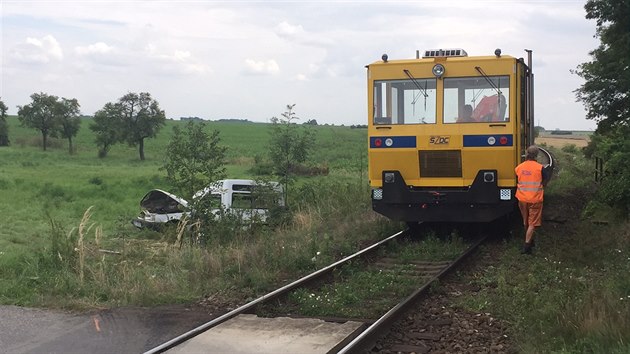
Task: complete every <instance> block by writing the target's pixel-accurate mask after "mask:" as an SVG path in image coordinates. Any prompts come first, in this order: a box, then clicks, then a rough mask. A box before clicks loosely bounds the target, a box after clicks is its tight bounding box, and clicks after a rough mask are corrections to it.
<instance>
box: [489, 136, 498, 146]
mask: <svg viewBox="0 0 630 354" xmlns="http://www.w3.org/2000/svg"><path fill="white" fill-rule="evenodd" d="M496 143H497V139H495V137H493V136H491V137H489V138H488V145H494V144H496Z"/></svg>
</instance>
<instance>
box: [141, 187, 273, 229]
mask: <svg viewBox="0 0 630 354" xmlns="http://www.w3.org/2000/svg"><path fill="white" fill-rule="evenodd" d="M198 198H211V199H210V200H207V201H208V203H205V204H206V205H209V208H210V210H209V211H210V212H211V213H213V214H215V215H220V211H223V212H224V213H229V214H234V215H238V216H239V217H240V218H241V219H242V220H243V221H253V220H256V221H260V222H265V221H266V220H267V218H268V217H269V209H270V208H272V207H274V206H284V199H283V189H282V185H280V184H279V183H277V182H267V183H265V184H258V183H257V182H256V181H254V180H248V179H225V180H220V181H217V182H214V183H212V184H211V185H210V186H208V187H206V188H204V189H202V190H200V191H198V192H197V193H195V195H194V196H193V199H198ZM188 206H189V203H188V202H187V201H186V200H184V199H183V198H180V197H178V196H176V195H173V194H171V193H168V192H165V191H163V190H159V189H154V190H151V191H150V192H149V193H147V195H145V196H144V198H142V200H141V201H140V208H141V210H142V211H141V213H140V216H138V217H137V218H135V219H134V220H133V221H132V223H133V225H135V226H136V227H138V228H143V227H151V228H157V227H159V226H162V225H164V224H167V223H177V222H179V220H180V219H181V218H183V217H184V215H186V213H187V212H188V211H189V210H188ZM193 212H194V211H193Z"/></svg>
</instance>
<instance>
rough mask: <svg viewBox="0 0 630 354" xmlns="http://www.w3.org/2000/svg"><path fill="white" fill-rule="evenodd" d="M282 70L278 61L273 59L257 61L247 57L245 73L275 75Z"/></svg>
mask: <svg viewBox="0 0 630 354" xmlns="http://www.w3.org/2000/svg"><path fill="white" fill-rule="evenodd" d="M279 71H280V67H279V66H278V63H277V62H276V61H275V60H273V59H270V60H263V61H256V60H253V59H245V73H247V74H251V75H273V74H277V73H278V72H279Z"/></svg>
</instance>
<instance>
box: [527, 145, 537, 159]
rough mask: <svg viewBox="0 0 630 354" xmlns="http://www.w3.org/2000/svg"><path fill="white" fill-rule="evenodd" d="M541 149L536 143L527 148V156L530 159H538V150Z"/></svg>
mask: <svg viewBox="0 0 630 354" xmlns="http://www.w3.org/2000/svg"><path fill="white" fill-rule="evenodd" d="M539 150H540V149H538V146H536V145H532V146H530V147H528V148H527V156H526V158H527V159H528V160H536V157H538V151H539Z"/></svg>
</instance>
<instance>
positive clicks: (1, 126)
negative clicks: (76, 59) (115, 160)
mask: <svg viewBox="0 0 630 354" xmlns="http://www.w3.org/2000/svg"><path fill="white" fill-rule="evenodd" d="M79 108H80V105H79V102H78V101H77V99H76V98H72V99H69V98H65V97H61V98H59V97H57V96H54V95H48V94H46V93H43V92H40V93H34V94H32V95H31V103H29V104H27V105H24V106H18V119H19V121H20V123H21V124H22V125H23V126H25V127H29V128H33V129H36V130H38V131H39V132H40V133H41V135H42V147H43V149H44V151H45V150H46V148H47V146H48V138H49V137H55V138H57V137H59V138H63V139H68V151H69V152H70V154H72V153H74V147H73V145H72V139H73V138H74V137H76V135H77V133H78V132H79V128H80V127H81V112H80V109H79ZM7 109H8V108H7V106H6V105H5V104H4V102H2V101H1V100H0V146H8V145H9V127H8V124H7V121H6V112H7ZM165 122H166V115H165V114H164V111H163V110H161V109H160V105H159V103H158V102H157V101H156V100H154V99H152V98H151V95H150V94H149V93H148V92H141V93H128V94H126V95H124V96H123V97H121V98H120V99H118V101H117V102H109V103H107V104H105V106H104V107H103V108H102V109H100V110H99V111H97V112H96V113H95V115H94V122H93V123H92V125H90V129H91V130H92V131H93V132H94V133H95V134H96V145H97V147H98V149H99V152H98V155H99V157H105V156H107V153H108V152H109V150H110V148H111V147H112V146H113V145H114V144H116V143H127V144H129V145H130V146H133V147H135V146H138V152H139V154H140V160H144V140H145V139H147V138H153V137H155V136H156V134H157V133H158V132H159V130H160V129H161V127H162V126H164V124H165Z"/></svg>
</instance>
